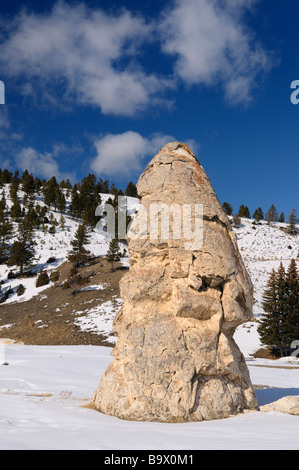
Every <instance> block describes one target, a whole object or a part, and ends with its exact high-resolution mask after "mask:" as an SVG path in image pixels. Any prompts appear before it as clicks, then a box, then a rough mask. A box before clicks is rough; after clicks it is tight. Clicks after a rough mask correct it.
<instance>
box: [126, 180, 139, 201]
mask: <svg viewBox="0 0 299 470" xmlns="http://www.w3.org/2000/svg"><path fill="white" fill-rule="evenodd" d="M125 195H126V196H129V197H138V193H137V188H136V186H135V184H134V183H133V182H132V181H130V183H129V184H128V186H127V187H126V190H125Z"/></svg>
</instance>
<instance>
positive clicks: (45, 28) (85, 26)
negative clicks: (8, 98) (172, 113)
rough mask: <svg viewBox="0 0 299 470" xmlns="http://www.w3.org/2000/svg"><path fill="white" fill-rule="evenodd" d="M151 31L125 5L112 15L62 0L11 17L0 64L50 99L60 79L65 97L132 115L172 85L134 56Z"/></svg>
mask: <svg viewBox="0 0 299 470" xmlns="http://www.w3.org/2000/svg"><path fill="white" fill-rule="evenodd" d="M151 35H152V26H151V25H149V24H147V23H146V21H145V20H144V19H143V18H142V17H140V16H134V15H133V14H131V13H130V12H128V11H126V10H122V11H121V12H120V13H118V14H115V15H111V14H108V13H105V12H104V11H102V10H101V9H89V8H88V7H87V6H85V5H84V4H77V5H68V4H67V3H64V2H58V3H57V4H56V5H54V7H53V9H52V10H51V12H50V13H44V14H34V13H31V14H29V13H26V11H23V12H22V13H21V14H19V15H18V16H17V17H15V18H14V19H13V21H12V22H11V24H10V25H9V27H8V31H7V39H6V40H5V41H4V42H2V45H1V48H0V63H1V64H3V65H4V66H5V72H6V73H7V74H8V75H9V76H11V77H22V79H23V81H24V80H26V79H27V84H24V85H23V87H22V89H23V91H24V93H27V94H28V90H29V88H30V82H31V83H32V81H34V80H35V81H36V83H35V85H36V87H41V86H42V88H43V96H48V99H49V100H51V98H52V99H53V96H52V95H51V89H54V90H56V93H57V83H59V90H60V94H59V96H61V97H63V99H64V100H69V101H73V100H75V102H76V103H79V104H83V105H93V106H97V107H100V109H101V111H102V112H103V113H104V114H115V115H127V116H131V115H133V114H135V113H136V112H138V111H140V110H142V109H144V108H146V107H148V106H152V105H155V104H158V103H160V102H161V100H162V102H164V99H162V94H163V92H164V91H165V89H167V88H168V87H169V86H172V84H171V81H170V80H169V79H167V78H166V77H161V78H160V77H158V76H157V75H156V74H154V73H145V72H144V70H143V69H142V67H141V66H140V64H138V62H137V60H136V56H137V55H138V54H139V53H140V46H141V45H142V44H143V43H144V41H148V38H149V37H151ZM54 85H55V87H54ZM29 91H30V90H29ZM31 92H32V86H31Z"/></svg>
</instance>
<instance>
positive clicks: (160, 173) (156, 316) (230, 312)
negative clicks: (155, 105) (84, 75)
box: [91, 142, 257, 422]
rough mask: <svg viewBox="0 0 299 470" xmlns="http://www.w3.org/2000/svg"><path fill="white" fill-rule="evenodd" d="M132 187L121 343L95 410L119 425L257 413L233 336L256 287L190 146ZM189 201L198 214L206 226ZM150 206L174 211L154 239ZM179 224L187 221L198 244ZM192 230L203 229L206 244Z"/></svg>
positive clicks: (158, 160)
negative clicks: (136, 200)
mask: <svg viewBox="0 0 299 470" xmlns="http://www.w3.org/2000/svg"><path fill="white" fill-rule="evenodd" d="M137 188H138V193H139V195H140V196H141V197H142V200H141V208H140V210H139V212H138V215H137V218H136V220H135V222H134V224H133V225H132V227H131V230H130V232H129V234H128V243H129V252H130V270H129V271H128V273H127V274H126V275H125V276H124V277H123V278H122V280H121V284H120V289H121V296H122V297H123V299H124V305H123V307H122V308H121V310H120V311H119V313H118V314H117V316H116V318H115V320H114V332H115V334H116V335H117V343H116V346H115V348H114V349H113V351H112V355H113V361H112V362H111V364H110V365H109V367H108V368H107V370H106V371H105V373H104V375H103V377H102V379H101V381H100V384H99V387H98V389H97V391H96V392H95V394H94V396H93V398H92V403H91V404H92V406H93V407H94V408H96V409H97V410H99V411H101V412H103V413H106V414H109V415H114V416H117V417H119V418H123V419H130V420H140V421H141V420H142V421H161V422H186V421H201V420H212V419H220V418H226V417H229V416H232V415H235V414H238V413H241V412H243V411H245V410H254V409H257V401H256V397H255V394H254V391H253V387H252V384H251V380H250V377H249V372H248V369H247V366H246V363H245V360H244V357H243V355H242V353H241V352H240V350H239V348H238V346H237V344H236V343H235V341H234V339H233V335H234V332H235V329H236V328H237V327H238V326H239V325H240V324H242V323H244V322H247V321H248V320H250V319H252V305H253V286H252V283H251V280H250V278H249V276H248V274H247V271H246V269H245V266H244V264H243V261H242V258H241V256H240V253H239V250H238V247H237V242H236V238H235V235H234V233H233V231H232V228H231V225H230V222H229V220H228V218H227V216H226V214H225V213H224V211H223V209H222V207H221V204H220V202H219V200H218V198H217V196H216V194H215V192H214V190H213V188H212V185H211V183H210V180H209V178H208V176H207V175H206V173H205V171H204V170H203V168H202V167H201V165H200V164H199V162H198V160H197V159H196V157H195V156H194V155H193V153H192V152H191V151H190V150H189V148H188V147H187V146H186V145H184V144H180V143H178V142H173V143H170V144H168V145H166V146H165V147H163V148H162V150H161V151H160V152H159V153H158V154H157V155H156V156H155V157H154V158H153V160H152V161H151V162H150V163H149V164H148V166H147V168H146V169H145V171H144V172H143V174H142V175H141V177H140V179H139V182H138V184H137ZM195 204H198V205H200V206H199V207H201V208H202V215H203V217H202V221H203V222H202V227H201V226H200V218H197V215H196V214H197V213H196V208H195ZM155 205H158V207H159V208H162V214H164V215H165V211H166V212H167V208H169V207H171V208H172V209H173V211H174V213H175V214H176V216H175V217H170V218H169V220H170V224H169V235H167V233H166V236H165V231H164V229H163V230H162V228H161V227H162V225H159V227H158V232H157V231H156V232H155V228H156V227H155V226H154V228H153V227H152V219H151V211H152V209H153V206H154V207H156V206H155ZM184 207H185V208H186V210H185V209H184ZM188 207H191V210H190V211H189V212H188ZM184 210H185V212H184ZM179 215H181V223H180V220H179ZM162 220H163V218H162V216H161V220H160V222H162ZM183 221H184V223H185V225H186V226H188V223H190V222H191V225H190V227H193V230H194V234H195V235H194V240H191V239H190V231H189V232H188V230H185V228H186V227H185V228H184V227H183ZM147 222H148V224H147V225H146V223H147ZM149 222H150V223H149ZM140 226H141V227H142V228H143V236H140V234H141V232H140ZM196 227H197V228H198V229H200V228H202V229H203V231H202V234H203V237H202V244H201V243H200V237H197V234H196V230H195V229H196ZM180 228H181V237H179V236H178V235H179V230H180ZM166 232H167V231H166ZM186 233H187V235H186ZM155 235H156V236H155ZM174 235H175V236H174Z"/></svg>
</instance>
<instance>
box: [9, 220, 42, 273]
mask: <svg viewBox="0 0 299 470" xmlns="http://www.w3.org/2000/svg"><path fill="white" fill-rule="evenodd" d="M35 245H36V243H35V242H34V241H33V233H32V226H31V225H30V224H29V223H28V222H26V221H24V222H22V223H20V224H19V233H18V239H17V241H15V242H14V243H13V245H12V247H11V250H10V255H9V258H8V261H7V265H8V266H14V265H16V266H18V267H19V268H20V273H21V274H23V271H24V267H28V266H30V265H31V264H32V261H33V259H34V246H35Z"/></svg>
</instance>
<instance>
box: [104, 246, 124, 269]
mask: <svg viewBox="0 0 299 470" xmlns="http://www.w3.org/2000/svg"><path fill="white" fill-rule="evenodd" d="M120 257H121V253H120V249H119V243H118V239H117V238H114V239H113V240H111V242H110V245H109V249H108V251H107V255H106V259H107V261H108V262H109V263H110V264H111V269H110V270H111V272H114V271H115V268H114V263H116V262H117V261H119V260H120Z"/></svg>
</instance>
